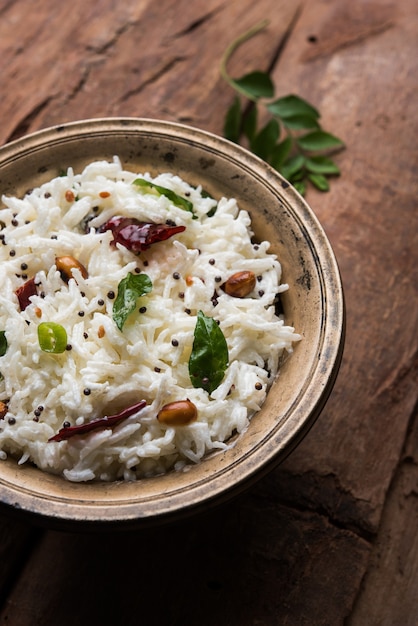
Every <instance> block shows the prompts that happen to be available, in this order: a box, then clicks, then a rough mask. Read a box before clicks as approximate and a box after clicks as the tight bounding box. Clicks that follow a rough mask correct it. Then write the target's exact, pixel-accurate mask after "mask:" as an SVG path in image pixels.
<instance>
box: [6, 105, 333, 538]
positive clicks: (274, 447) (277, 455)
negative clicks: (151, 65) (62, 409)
mask: <svg viewBox="0 0 418 626" xmlns="http://www.w3.org/2000/svg"><path fill="white" fill-rule="evenodd" d="M121 132H122V133H128V134H134V135H135V134H139V135H141V134H142V135H143V134H145V133H146V134H147V136H155V137H159V138H161V137H165V138H168V139H172V138H173V136H175V138H176V141H181V142H182V143H183V144H188V145H191V146H193V145H195V146H199V147H201V148H202V149H204V150H205V152H208V153H211V154H213V155H218V156H220V155H221V156H222V158H223V159H227V160H230V161H233V162H234V163H237V162H238V163H239V164H240V166H241V167H243V168H244V170H245V171H247V172H248V173H250V174H251V175H252V176H256V177H257V179H258V180H260V181H262V183H263V185H264V186H267V187H268V188H269V190H270V191H271V193H273V194H275V195H277V196H280V197H281V198H285V199H286V202H287V203H288V204H289V205H291V206H292V207H293V209H294V210H293V218H295V219H296V220H297V221H298V225H299V228H300V230H301V231H302V232H303V233H304V235H305V239H306V242H307V243H308V246H309V247H310V253H311V254H312V255H313V256H314V257H316V258H317V248H318V246H319V244H320V246H321V255H322V264H321V265H320V270H321V271H320V283H321V284H320V290H321V299H322V300H321V309H322V320H321V350H322V352H323V353H324V354H325V353H326V358H324V359H323V360H322V361H320V360H318V363H316V364H313V365H312V368H311V369H312V372H311V374H312V375H311V377H310V379H309V380H308V381H307V383H306V385H305V387H306V388H305V389H303V390H302V391H303V393H302V396H303V395H304V394H306V393H307V391H309V398H307V397H306V398H305V400H304V397H299V396H300V395H301V394H299V396H298V398H297V399H296V400H295V404H297V403H298V402H299V404H298V407H297V412H298V419H296V420H294V421H293V422H292V423H289V422H285V423H284V424H281V428H280V429H279V430H280V433H276V434H275V437H270V439H269V441H268V442H266V441H263V440H262V441H259V442H257V444H255V445H254V446H253V447H252V448H251V450H248V451H247V455H250V454H251V456H252V459H253V463H252V465H251V467H250V468H248V469H246V470H245V471H243V468H242V461H243V460H244V459H245V457H240V459H239V460H237V461H232V462H230V463H228V464H226V465H225V467H223V468H221V470H220V471H219V472H218V473H217V474H216V476H215V477H212V480H211V481H210V488H208V483H207V482H206V479H205V476H204V475H203V476H202V478H201V480H199V481H198V482H196V483H194V484H193V488H192V489H191V490H189V491H188V492H185V490H184V484H183V482H181V483H180V485H179V489H178V490H177V491H176V490H171V491H170V496H169V498H167V499H164V498H160V499H159V501H158V502H157V501H156V500H155V499H153V498H151V499H150V501H149V502H147V501H146V499H142V500H141V501H140V502H139V501H138V500H132V498H127V499H124V498H119V499H117V501H116V502H115V506H114V507H112V506H111V505H110V504H109V502H103V503H99V504H98V503H96V502H95V501H94V500H89V499H88V498H86V497H85V495H84V496H83V497H82V498H81V499H80V493H79V492H80V489H79V488H78V487H76V486H74V484H72V483H70V485H73V488H71V491H72V493H73V496H70V498H66V497H65V496H64V495H63V494H61V495H60V496H57V497H56V498H55V499H54V498H51V497H50V495H49V494H48V491H47V485H48V482H49V481H50V480H52V481H54V480H55V479H56V478H57V477H49V476H45V485H46V487H45V492H44V493H33V492H32V491H31V488H30V486H29V485H28V484H25V481H24V480H23V481H21V482H20V483H19V484H17V485H16V477H17V474H16V472H15V471H11V472H10V473H9V475H7V472H6V474H4V472H2V467H3V465H2V464H1V465H0V486H1V492H2V495H1V497H0V506H2V508H4V507H5V508H6V509H7V510H8V511H9V510H10V509H12V510H13V512H24V513H25V514H26V515H29V516H30V517H31V518H32V519H33V520H35V521H40V522H41V523H47V524H48V525H49V526H54V525H55V526H57V527H62V526H63V525H64V526H67V525H68V524H71V526H73V523H74V522H76V523H78V525H79V526H80V524H81V523H83V526H84V527H88V526H91V525H92V524H94V526H95V527H96V526H97V522H100V525H101V527H102V528H106V527H108V526H112V527H114V526H115V525H118V526H120V525H121V524H122V525H123V527H124V528H126V527H132V526H137V525H138V524H142V525H145V524H147V523H148V524H149V523H152V524H154V523H156V522H157V521H159V522H164V521H171V520H173V519H177V518H179V517H183V516H185V515H189V514H190V513H191V512H197V511H199V510H201V509H202V507H207V506H209V505H212V504H216V503H221V502H223V501H225V500H226V499H229V498H230V497H231V496H232V495H234V494H238V493H240V492H241V491H242V490H243V489H244V488H246V487H247V486H249V485H250V484H252V483H253V482H254V481H255V480H257V479H258V478H260V477H261V476H263V475H265V474H266V473H267V472H268V471H270V469H271V468H272V467H274V466H275V465H276V464H277V463H278V462H281V461H282V460H283V459H284V458H285V457H286V456H287V455H288V454H289V453H290V452H291V451H292V450H293V449H294V448H295V447H296V446H297V445H298V443H299V442H300V440H301V439H302V438H303V437H304V436H305V435H306V433H307V432H308V430H309V429H310V428H311V426H312V425H313V423H314V422H315V421H316V419H317V418H318V416H319V415H320V413H321V411H322V409H323V407H324V405H325V403H326V402H327V400H328V398H329V395H330V393H331V391H332V388H333V386H334V383H335V380H336V377H337V375H338V371H339V368H340V364H341V360H342V355H343V349H344V342H345V303H344V293H343V286H342V281H341V276H340V272H339V268H338V263H337V260H336V257H335V254H334V251H333V249H332V247H331V244H330V242H329V240H328V237H327V236H326V234H325V231H324V229H323V227H322V225H321V224H320V222H319V220H318V218H317V217H316V215H315V213H314V212H313V210H312V209H311V207H310V206H309V205H308V204H307V202H306V201H305V200H304V198H302V196H300V194H299V193H298V192H297V191H296V190H295V189H294V187H293V186H292V185H290V184H289V183H288V182H287V181H286V180H285V179H284V178H283V176H281V174H279V173H278V172H277V171H275V170H273V168H272V167H271V166H270V165H268V164H267V163H266V162H265V161H263V160H262V159H260V158H259V157H257V156H255V155H254V154H252V153H251V152H249V151H248V150H247V149H246V148H244V147H242V146H239V145H237V144H235V143H232V142H230V141H228V140H227V139H225V138H223V137H220V136H218V135H215V134H213V133H211V132H209V131H206V130H202V129H199V128H195V127H193V126H189V125H186V124H181V123H178V122H171V121H165V120H155V119H152V118H136V117H99V118H93V119H86V120H78V121H73V122H67V123H65V124H61V125H56V126H52V127H49V128H44V129H41V130H38V131H35V132H33V133H30V134H28V135H26V136H24V137H21V138H19V139H16V140H14V141H11V142H9V143H7V144H5V145H4V146H1V147H0V173H1V168H2V167H3V166H4V165H5V164H9V163H12V162H13V161H14V160H15V159H20V158H23V157H24V155H27V154H36V152H37V151H43V150H45V144H48V145H51V144H52V145H54V144H62V143H63V142H67V141H68V142H74V141H75V140H77V139H80V138H83V137H87V136H94V137H99V136H109V135H115V134H120V133H121ZM238 202H239V200H238ZM331 296H332V306H331V302H330V300H331ZM330 329H332V339H331V336H330V334H329V333H330ZM335 337H337V341H336V340H335ZM319 367H321V384H320V385H318V386H317V388H315V384H317V382H318V377H319ZM307 400H309V406H310V408H309V412H307V411H306V406H305V405H306V403H307ZM33 469H34V471H35V472H38V473H39V472H40V471H41V470H37V469H36V468H33ZM225 476H227V478H228V485H227V487H226V486H225ZM61 480H64V479H61ZM145 480H158V477H156V478H155V479H145ZM93 484H94V485H95V487H94V488H97V486H98V483H93ZM100 484H101V483H100ZM118 484H120V482H119V481H118V482H115V483H107V484H106V485H107V487H106V489H107V492H108V491H112V490H114V489H115V486H116V485H118ZM85 485H86V484H84V486H85ZM90 485H91V483H90ZM87 490H88V488H87ZM121 490H122V491H123V489H121ZM81 491H82V492H83V493H84V492H85V489H82V490H81ZM46 500H47V501H48V511H47V512H46V511H45V508H44V504H45V501H46ZM69 504H71V505H72V508H71V511H70V510H69Z"/></svg>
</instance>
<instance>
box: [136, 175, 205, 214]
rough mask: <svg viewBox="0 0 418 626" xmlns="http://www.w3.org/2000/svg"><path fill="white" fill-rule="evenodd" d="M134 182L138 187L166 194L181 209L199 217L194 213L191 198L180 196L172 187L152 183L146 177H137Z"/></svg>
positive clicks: (162, 194)
mask: <svg viewBox="0 0 418 626" xmlns="http://www.w3.org/2000/svg"><path fill="white" fill-rule="evenodd" d="M133 184H134V185H136V186H137V187H141V188H142V189H144V190H145V191H147V190H148V191H149V190H154V191H156V192H157V193H159V194H160V195H161V196H165V197H166V198H168V199H169V200H171V202H172V203H173V204H174V206H176V207H178V208H179V209H183V211H189V213H192V214H193V218H194V219H197V216H196V215H195V213H194V208H193V203H192V202H190V200H187V198H183V197H182V196H179V195H178V194H177V193H175V191H172V190H171V189H167V188H166V187H161V185H156V184H155V183H152V182H151V181H150V180H145V178H136V179H135V180H134V181H133Z"/></svg>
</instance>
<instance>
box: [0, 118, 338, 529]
mask: <svg viewBox="0 0 418 626" xmlns="http://www.w3.org/2000/svg"><path fill="white" fill-rule="evenodd" d="M114 155H118V156H119V157H120V159H121V161H122V166H123V167H124V168H125V169H128V170H133V171H135V172H145V171H147V172H150V173H151V174H152V175H157V174H158V173H161V172H167V171H168V172H174V173H176V174H178V175H179V176H181V177H182V178H184V179H185V180H187V181H188V182H189V183H191V184H193V185H199V184H201V185H202V186H203V188H204V189H205V190H207V191H208V192H209V193H211V195H213V196H214V197H215V198H219V197H221V196H226V197H235V198H237V200H238V203H239V205H240V207H241V208H243V209H247V210H248V211H249V213H250V215H251V218H252V225H253V230H254V232H255V235H256V238H257V239H259V240H265V239H266V240H269V241H270V242H271V251H273V252H275V253H276V254H277V255H278V257H279V260H280V262H281V264H282V268H283V282H287V283H288V284H289V286H290V289H289V291H288V292H286V293H285V294H284V295H283V297H282V304H283V308H284V312H285V317H286V323H287V324H289V325H292V326H294V327H295V329H296V331H297V332H298V333H300V334H301V335H302V336H303V340H302V341H301V342H299V343H298V344H297V345H296V346H295V350H294V352H293V354H292V355H290V356H289V357H286V358H284V359H283V363H282V366H281V369H280V373H279V376H278V378H277V380H276V381H275V382H274V383H273V385H272V388H271V390H270V392H269V393H268V396H267V399H266V402H265V404H264V405H263V407H262V410H261V411H260V412H259V413H258V414H257V415H256V416H255V417H254V419H253V420H252V422H251V424H250V426H249V428H248V430H247V431H246V432H245V433H243V434H242V435H240V436H239V437H238V438H237V439H236V441H235V445H234V446H233V447H232V448H231V449H229V450H228V451H226V452H217V453H214V454H211V455H209V456H208V457H207V458H205V459H204V460H203V461H202V462H201V463H200V464H198V465H194V466H191V467H190V468H189V469H188V471H184V472H170V473H167V474H166V475H164V476H158V477H155V478H148V479H144V480H139V481H137V482H122V481H121V482H112V483H81V484H80V483H71V482H68V481H66V480H64V479H63V478H61V477H59V476H54V475H50V474H47V473H45V472H42V471H40V470H38V469H37V468H35V467H33V466H31V465H29V464H27V465H24V466H18V465H17V463H16V462H15V461H14V460H13V459H8V460H6V461H1V462H0V504H2V505H3V506H4V507H5V508H6V509H7V510H9V511H12V512H23V513H24V514H25V515H26V516H29V517H32V519H33V521H35V522H36V521H38V522H41V523H43V524H48V525H49V526H51V527H56V528H63V529H66V528H74V527H76V528H77V529H79V528H82V529H83V530H86V529H89V528H92V529H95V530H96V529H97V528H98V527H100V528H109V527H113V528H133V527H139V526H141V525H145V524H154V523H156V522H163V521H170V520H173V519H176V518H179V517H181V516H184V515H189V514H191V513H193V512H195V511H199V510H202V509H203V508H204V507H208V506H209V505H212V504H216V503H220V502H222V501H225V500H226V499H228V498H230V497H231V496H232V495H234V494H236V493H238V492H239V491H241V490H242V489H244V488H245V487H247V486H248V485H249V484H251V483H252V482H253V481H254V480H255V479H256V478H259V477H260V476H262V475H264V474H265V473H266V472H267V471H269V470H270V469H271V468H272V467H273V466H274V465H275V464H277V463H279V462H280V461H282V460H283V459H284V458H285V457H286V456H287V455H288V454H289V452H290V451H291V450H292V449H293V448H294V447H295V446H296V445H297V444H298V443H299V442H300V440H301V439H302V438H303V437H304V436H305V434H306V433H307V431H308V430H309V428H310V427H311V426H312V424H313V423H314V421H315V420H316V419H317V417H318V416H319V414H320V412H321V410H322V408H323V406H324V404H325V402H326V400H327V398H328V396H329V394H330V392H331V389H332V387H333V384H334V381H335V378H336V375H337V372H338V369H339V365H340V361H341V357H342V351H343V344H344V319H345V315H344V298H343V291H342V285H341V280H340V275H339V271H338V266H337V263H336V260H335V257H334V254H333V251H332V249H331V246H330V244H329V242H328V239H327V237H326V235H325V233H324V231H323V229H322V227H321V225H320V224H319V223H318V220H317V219H316V217H315V216H314V214H313V212H312V211H311V209H310V208H309V207H308V205H307V204H306V202H305V201H304V200H303V199H302V198H301V197H300V196H299V195H298V194H297V192H296V191H295V190H294V189H293V187H291V186H290V185H289V184H288V183H287V182H286V181H285V180H284V179H283V178H282V177H281V176H280V175H279V174H278V173H277V172H275V171H274V170H273V169H272V168H270V167H269V166H268V165H267V164H266V163H264V162H263V161H261V160H260V159H258V158H257V157H255V156H254V155H252V154H250V153H249V152H248V151H246V150H245V149H243V148H241V147H239V146H236V145H234V144H231V143H230V142H228V141H226V140H224V139H222V138H220V137H217V136H215V135H212V134H210V133H206V132H204V131H201V130H197V129H194V128H190V127H187V126H184V125H180V124H174V123H170V122H161V121H155V120H148V119H136V118H110V119H95V120H86V121H82V122H75V123H70V124H66V125H63V126H59V127H55V128H51V129H46V130H44V131H40V132H38V133H34V134H32V135H29V136H27V137H25V138H23V139H20V140H17V141H14V142H12V143H10V144H7V145H6V146H4V147H3V148H1V149H0V193H1V194H13V195H23V194H24V193H25V192H26V191H27V190H28V189H30V188H32V187H35V186H39V185H40V184H42V183H43V182H46V181H47V180H50V179H51V178H53V177H54V176H56V175H58V174H59V172H60V171H62V170H65V169H66V168H67V167H69V166H71V167H72V168H73V169H74V170H75V171H76V172H79V171H80V170H81V169H82V168H83V167H84V166H85V165H87V164H88V163H89V162H91V161H94V160H100V159H112V158H113V156H114Z"/></svg>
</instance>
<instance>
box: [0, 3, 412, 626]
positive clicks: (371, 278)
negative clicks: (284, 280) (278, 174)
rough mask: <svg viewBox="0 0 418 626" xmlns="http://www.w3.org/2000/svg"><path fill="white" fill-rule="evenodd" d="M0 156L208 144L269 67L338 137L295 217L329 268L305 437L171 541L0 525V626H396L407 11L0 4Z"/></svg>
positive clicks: (406, 584) (404, 616)
mask: <svg viewBox="0 0 418 626" xmlns="http://www.w3.org/2000/svg"><path fill="white" fill-rule="evenodd" d="M0 18H1V19H0V87H1V98H0V112H1V124H0V143H4V142H5V141H7V140H10V139H13V138H16V137H19V136H21V135H22V134H24V133H26V132H31V131H34V130H37V129H39V128H43V127H46V126H50V125H54V124H61V123H63V122H67V121H71V120H76V119H82V118H88V117H101V116H111V115H123V116H145V117H156V118H162V119H168V120H173V121H183V122H186V123H189V124H191V125H196V126H199V127H201V128H203V129H205V130H210V131H213V132H216V133H218V134H221V133H222V124H223V117H224V113H225V110H226V108H227V106H228V105H229V104H230V103H231V101H232V97H233V94H232V92H231V90H230V88H229V87H228V86H227V85H226V84H225V83H224V81H223V80H222V79H221V77H220V74H219V63H220V60H221V57H222V54H223V52H224V50H225V48H226V46H227V45H228V44H229V43H230V42H231V41H232V39H234V37H236V36H237V35H239V34H241V33H242V32H243V31H245V30H246V29H247V28H249V27H251V26H253V25H254V24H255V23H257V22H259V21H260V20H262V19H264V18H269V19H270V25H269V26H268V28H267V29H265V30H264V31H263V32H262V33H260V34H259V35H258V36H257V37H256V38H255V39H254V40H252V41H250V42H248V43H246V44H245V46H244V47H243V48H242V49H241V50H240V51H237V53H236V54H235V55H234V56H233V58H232V59H231V62H230V70H231V73H232V74H233V75H234V76H239V75H241V74H243V73H245V72H246V71H249V70H252V69H268V68H272V69H273V73H272V75H273V78H274V82H275V84H276V90H277V95H278V96H280V95H285V94H288V93H297V94H298V95H300V96H302V97H305V98H307V99H308V100H309V101H311V102H312V103H313V104H314V105H315V106H317V107H318V109H319V110H320V112H321V114H322V121H323V125H324V127H325V128H326V130H329V131H330V132H333V133H334V134H336V135H338V136H340V137H342V138H343V139H344V141H345V143H346V149H345V150H344V151H343V152H341V153H340V154H339V155H338V156H337V162H338V164H339V166H340V168H341V170H342V175H341V177H340V178H338V179H336V180H335V181H333V183H332V186H331V191H330V192H329V193H328V194H320V193H317V192H315V191H313V190H309V192H308V195H307V199H308V201H309V203H310V204H311V206H312V208H313V209H314V211H315V212H316V214H317V215H318V217H319V219H320V221H321V223H322V225H323V226H324V228H325V231H326V233H327V234H328V236H329V238H330V241H331V243H332V245H333V247H334V250H335V252H336V255H337V258H338V261H339V264H340V268H341V273H342V278H343V282H344V286H345V294H346V303H347V341H346V349H345V354H344V359H343V364H342V368H341V372H340V376H339V378H338V380H337V383H336V386H335V389H334V391H333V393H332V395H331V398H330V400H329V402H328V404H327V406H326V409H325V410H324V412H323V414H322V416H321V418H320V419H319V421H318V422H317V423H316V425H315V426H314V427H313V429H312V431H311V432H310V433H309V435H308V436H307V437H306V439H305V440H304V441H303V442H302V444H301V445H300V446H299V447H298V449H297V450H295V451H294V452H293V453H292V455H291V456H290V457H289V458H288V459H287V461H286V462H285V463H284V464H283V465H282V466H281V467H279V468H277V469H276V470H275V471H273V472H272V473H271V474H270V475H269V476H267V477H266V478H264V479H263V480H261V481H260V483H259V484H257V485H256V486H255V487H253V488H252V489H251V490H250V491H249V492H248V493H246V494H243V495H242V496H240V497H239V498H237V499H236V500H235V501H233V502H231V503H230V504H228V505H225V506H223V507H221V508H220V509H217V510H215V511H213V512H211V513H210V514H208V515H207V516H203V517H199V518H196V519H195V520H191V521H188V522H186V523H184V524H182V525H174V526H172V527H165V528H162V529H156V530H153V531H147V532H146V533H143V534H142V533H141V534H140V535H138V534H135V535H134V534H126V535H116V536H110V535H101V536H99V537H97V536H91V535H88V536H85V535H67V534H63V533H57V532H46V533H45V534H40V533H38V531H36V532H34V529H32V528H31V527H30V526H29V525H27V526H25V524H20V523H19V524H16V523H15V522H14V521H10V520H9V519H7V518H4V519H3V518H2V519H1V520H0V522H1V525H0V563H1V567H0V586H2V588H3V589H5V591H4V592H3V596H2V600H3V605H2V608H1V612H0V624H13V626H29V625H30V626H32V625H37V624H42V625H43V626H44V625H46V626H49V625H51V626H52V625H55V624H58V623H59V624H60V625H62V626H67V625H72V624H74V625H75V624H79V623H80V619H81V618H80V616H82V619H83V620H84V622H85V623H90V624H99V623H106V620H110V621H112V620H113V621H114V622H115V623H117V622H119V623H126V624H137V623H138V616H141V617H144V616H146V618H147V622H146V623H147V624H150V625H152V624H159V625H165V624H167V626H174V625H177V624H194V623H199V624H202V625H203V626H204V625H206V624H207V625H209V624H210V625H212V624H219V625H220V626H222V625H224V624H225V625H231V626H241V625H243V626H246V625H256V624H257V625H258V626H271V625H273V624H280V625H281V626H301V625H304V624H306V625H308V624H309V626H318V625H322V624H323V625H324V626H338V625H340V624H341V625H343V624H345V625H346V626H348V625H349V626H364V625H365V624H379V625H381V626H393V625H397V624H399V625H400V624H402V625H403V626H414V625H415V624H416V623H417V619H416V616H417V615H418V599H417V595H416V589H417V585H418V565H417V563H418V556H417V554H418V553H417V538H416V537H417V535H416V528H417V516H418V476H417V463H418V457H417V433H418V425H417V424H418V414H417V409H416V407H417V406H418V403H417V390H418V384H417V383H418V307H417V304H416V303H417V295H418V269H417V268H418V214H417V209H416V198H417V196H418V179H417V169H418V167H417V166H418V159H417V151H416V142H415V137H416V136H417V131H418V118H417V114H416V102H417V96H418V63H417V57H418V55H417V54H416V52H417V41H418V11H417V7H416V3H415V2H414V1H413V0H403V1H402V2H401V3H399V2H395V1H394V0H382V1H381V2H380V1H379V2H377V0H375V1H373V0H350V1H349V0H335V1H334V2H330V1H329V0H305V1H302V0H300V1H298V2H294V3H286V2H284V1H283V0H279V1H277V0H259V1H258V2H257V3H253V2H250V1H249V0H231V1H230V2H225V1H222V0H207V1H206V2H202V1H201V0H196V2H193V3H191V2H186V1H185V0H179V1H178V2H173V1H172V0H162V1H161V2H158V3H155V2H151V1H150V0H142V1H137V2H134V1H133V0H129V1H127V2H124V3H116V2H113V1H112V0H96V1H95V2H93V1H92V0H83V2H81V0H73V2H72V3H71V4H68V3H57V2H55V1H54V0H39V1H38V2H36V3H32V2H30V0H9V1H6V0H3V1H2V2H1V1H0Z"/></svg>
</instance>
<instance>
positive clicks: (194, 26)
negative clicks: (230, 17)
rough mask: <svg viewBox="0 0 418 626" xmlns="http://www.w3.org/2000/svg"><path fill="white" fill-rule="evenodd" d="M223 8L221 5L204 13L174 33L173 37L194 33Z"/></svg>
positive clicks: (177, 37)
mask: <svg viewBox="0 0 418 626" xmlns="http://www.w3.org/2000/svg"><path fill="white" fill-rule="evenodd" d="M222 10H223V9H222V7H219V8H217V9H214V10H213V11H209V13H206V14H205V15H202V16H201V17H199V18H198V19H197V20H194V21H193V22H191V23H190V24H189V25H188V26H186V28H183V29H182V30H180V31H178V32H177V33H174V35H173V38H174V39H179V38H180V37H184V36H185V35H190V33H193V32H194V31H195V30H197V29H198V28H200V27H201V26H204V25H205V24H206V23H207V22H209V21H210V20H211V19H212V18H213V17H214V16H215V15H217V14H218V13H219V12H220V11H222Z"/></svg>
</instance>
